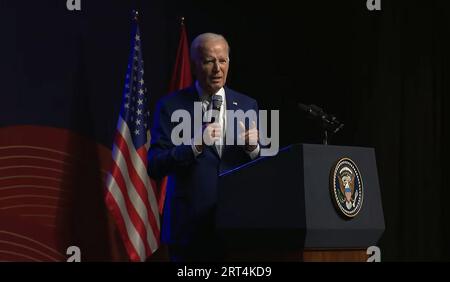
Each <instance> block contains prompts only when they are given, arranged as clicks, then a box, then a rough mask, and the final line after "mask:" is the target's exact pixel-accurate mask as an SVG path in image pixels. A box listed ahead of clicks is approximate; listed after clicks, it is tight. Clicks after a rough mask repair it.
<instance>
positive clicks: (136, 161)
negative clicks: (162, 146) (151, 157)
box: [117, 117, 160, 229]
mask: <svg viewBox="0 0 450 282" xmlns="http://www.w3.org/2000/svg"><path fill="white" fill-rule="evenodd" d="M117 127H118V128H117V130H118V131H119V132H120V134H121V135H122V137H123V138H124V139H125V141H126V143H127V147H128V150H129V151H130V154H132V155H135V156H138V157H136V158H131V159H132V161H133V166H134V167H135V169H136V171H137V173H138V175H139V177H140V178H141V180H142V182H143V183H144V184H145V186H146V187H149V189H147V194H148V201H149V203H150V207H151V209H152V211H153V214H154V215H155V219H156V224H157V226H158V229H160V225H159V218H158V216H157V215H158V214H159V208H158V203H157V202H156V195H155V194H154V192H153V188H152V185H151V182H150V178H149V177H148V174H147V169H146V167H145V165H144V163H143V162H142V160H141V158H140V157H139V155H138V153H137V152H136V149H135V148H134V145H133V141H132V140H131V136H130V130H129V128H128V125H127V124H126V123H125V121H124V120H123V119H122V118H121V117H119V122H118V123H117Z"/></svg>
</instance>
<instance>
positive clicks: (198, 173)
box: [148, 33, 260, 261]
mask: <svg viewBox="0 0 450 282" xmlns="http://www.w3.org/2000/svg"><path fill="white" fill-rule="evenodd" d="M191 62H192V65H193V71H194V75H195V76H196V82H195V84H194V85H192V86H191V87H189V88H186V89H183V90H180V91H178V92H175V93H173V94H171V95H169V96H167V97H164V98H163V99H161V100H160V101H159V103H158V106H157V110H156V112H155V118H154V120H153V128H152V144H151V147H150V150H149V155H148V160H149V175H150V177H152V178H154V179H161V178H162V177H164V176H166V175H168V176H169V179H168V184H167V194H166V200H165V207H164V212H163V221H162V241H163V242H164V243H166V244H168V246H169V255H170V258H171V260H172V261H210V260H216V261H217V260H222V259H223V252H222V248H221V244H220V240H219V239H218V237H217V236H216V234H215V233H214V214H215V206H216V201H217V189H218V176H219V174H220V173H221V172H223V171H225V170H228V169H230V168H233V167H236V166H238V165H240V164H243V163H245V162H248V161H250V160H251V159H254V158H256V157H257V156H258V155H259V151H260V148H259V144H258V130H257V128H256V123H255V121H252V122H251V123H250V121H248V120H245V124H244V123H242V122H237V123H236V124H235V121H232V120H230V119H229V116H230V115H231V114H230V112H229V111H230V110H231V111H236V110H242V111H244V112H246V111H249V110H253V111H255V112H256V113H257V112H258V105H257V102H256V101H255V100H254V99H252V98H250V97H248V96H245V95H243V94H240V93H238V92H236V91H233V90H231V89H229V88H227V87H225V82H226V79H227V74H228V68H229V63H230V59H229V46H228V43H227V41H226V40H225V38H224V37H223V36H221V35H218V34H213V33H205V34H201V35H199V36H198V37H196V38H195V39H194V40H193V42H192V44H191ZM218 96H220V99H219V100H221V101H223V103H222V104H221V105H220V110H218V111H216V120H215V121H214V122H207V123H204V124H203V126H201V129H202V131H201V136H202V137H203V138H202V139H201V140H203V142H202V141H201V142H200V143H198V142H197V143H196V142H191V143H190V144H181V145H174V142H173V140H172V130H173V129H174V127H175V126H177V123H176V122H172V121H171V117H172V114H173V113H174V112H175V111H177V110H185V111H187V112H189V114H190V116H191V117H194V103H195V102H197V103H202V104H201V105H202V107H203V109H208V108H210V107H211V105H212V104H213V103H214V102H213V101H211V99H216V98H217V97H218ZM212 97H213V98H212ZM227 110H228V111H227ZM227 115H228V118H227ZM193 121H194V118H191V124H190V126H191V128H195V127H194V125H193ZM231 123H233V125H234V126H233V127H237V128H240V129H241V133H236V132H235V131H232V130H231V131H229V130H228V129H229V128H230V125H231ZM191 132H192V133H191V136H189V138H191V140H192V141H194V139H195V140H198V139H196V135H195V134H196V133H197V134H198V132H195V131H191ZM227 134H228V135H232V136H236V138H234V139H233V138H231V140H232V141H234V142H232V143H233V144H228V143H229V142H228V138H225V137H226V136H227ZM239 138H240V139H241V140H243V141H244V142H243V143H244V145H237V144H236V143H237V140H238V139H239ZM225 140H227V142H225ZM206 141H208V142H206ZM208 144H209V145H208Z"/></svg>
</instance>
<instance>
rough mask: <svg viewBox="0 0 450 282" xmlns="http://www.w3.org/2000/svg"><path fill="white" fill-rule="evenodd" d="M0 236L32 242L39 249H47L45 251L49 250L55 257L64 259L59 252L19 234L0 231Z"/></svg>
mask: <svg viewBox="0 0 450 282" xmlns="http://www.w3.org/2000/svg"><path fill="white" fill-rule="evenodd" d="M0 234H6V235H10V236H13V237H17V238H21V239H24V240H28V241H30V242H33V243H35V244H38V245H39V246H41V247H43V248H45V249H47V250H49V251H51V252H53V253H55V254H57V255H58V256H60V257H61V258H64V256H63V255H62V254H61V253H60V252H58V251H57V250H55V249H53V248H52V247H50V246H47V245H45V244H43V243H41V242H38V241H36V240H34V239H32V238H30V237H28V236H24V235H21V234H17V233H14V232H9V231H5V230H0Z"/></svg>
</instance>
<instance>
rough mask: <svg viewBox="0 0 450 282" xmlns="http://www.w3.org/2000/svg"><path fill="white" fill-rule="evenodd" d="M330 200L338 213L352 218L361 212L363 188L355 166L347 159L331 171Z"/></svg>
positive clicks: (343, 159) (340, 161)
mask: <svg viewBox="0 0 450 282" xmlns="http://www.w3.org/2000/svg"><path fill="white" fill-rule="evenodd" d="M330 178H331V179H330V182H331V185H330V186H331V200H332V201H333V203H334V205H335V206H336V208H337V210H338V212H339V213H340V214H341V215H342V216H344V217H346V218H353V217H355V216H356V215H357V214H358V213H359V211H360V210H361V206H362V204H363V199H364V188H363V181H362V177H361V174H360V173H359V170H358V167H357V166H356V164H355V163H354V162H353V161H352V160H351V159H349V158H342V159H340V160H339V161H338V162H337V163H336V165H335V166H334V167H333V168H332V169H331V177H330Z"/></svg>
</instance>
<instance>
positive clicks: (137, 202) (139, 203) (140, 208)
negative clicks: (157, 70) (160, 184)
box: [108, 146, 157, 250]
mask: <svg viewBox="0 0 450 282" xmlns="http://www.w3.org/2000/svg"><path fill="white" fill-rule="evenodd" d="M113 154H114V157H113V159H114V160H116V165H117V167H118V168H119V170H120V173H121V174H122V177H123V179H124V182H125V183H126V185H127V187H126V188H125V189H126V190H127V193H128V197H129V198H130V201H131V203H132V205H133V206H134V207H135V208H136V211H137V213H138V215H139V217H140V218H141V220H142V221H143V222H144V228H145V230H146V231H147V241H148V242H149V244H150V248H151V249H152V250H153V248H154V247H156V248H157V243H156V239H155V237H154V234H153V230H152V228H151V226H150V222H149V220H148V215H147V208H146V206H145V203H144V201H143V200H142V198H141V196H139V194H138V193H137V191H136V187H135V186H134V185H133V182H132V181H131V179H130V175H129V174H128V167H127V163H126V161H125V158H124V156H123V155H122V152H121V151H120V150H119V149H118V148H117V146H114V148H113ZM110 178H113V177H112V175H111V177H110ZM108 188H110V186H109V185H108Z"/></svg>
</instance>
